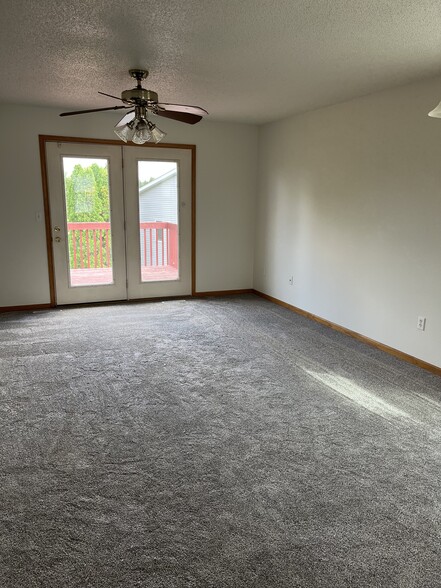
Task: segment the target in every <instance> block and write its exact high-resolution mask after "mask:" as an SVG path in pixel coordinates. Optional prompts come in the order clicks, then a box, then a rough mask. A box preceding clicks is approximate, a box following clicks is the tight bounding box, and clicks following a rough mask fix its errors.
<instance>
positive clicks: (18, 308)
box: [0, 304, 53, 312]
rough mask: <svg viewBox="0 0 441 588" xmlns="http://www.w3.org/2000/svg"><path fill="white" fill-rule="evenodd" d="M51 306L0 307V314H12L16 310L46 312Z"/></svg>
mask: <svg viewBox="0 0 441 588" xmlns="http://www.w3.org/2000/svg"><path fill="white" fill-rule="evenodd" d="M48 308H53V306H52V304H24V305H23V306H0V312H14V311H17V310H47V309H48Z"/></svg>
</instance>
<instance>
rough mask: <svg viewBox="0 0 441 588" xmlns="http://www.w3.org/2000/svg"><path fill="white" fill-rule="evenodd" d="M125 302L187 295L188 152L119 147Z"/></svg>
mask: <svg viewBox="0 0 441 588" xmlns="http://www.w3.org/2000/svg"><path fill="white" fill-rule="evenodd" d="M123 158H124V199H125V217H126V239H127V284H128V297H129V298H132V299H134V298H154V297H162V296H181V295H187V294H191V283H192V274H191V272H192V261H191V259H192V257H191V256H192V238H191V232H192V175H191V174H192V152H191V150H189V149H174V148H168V147H167V148H165V147H163V148H161V149H158V148H157V147H152V146H147V145H146V146H143V147H123Z"/></svg>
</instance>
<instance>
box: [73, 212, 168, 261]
mask: <svg viewBox="0 0 441 588" xmlns="http://www.w3.org/2000/svg"><path fill="white" fill-rule="evenodd" d="M139 230H140V247H141V265H142V266H144V267H158V266H167V265H171V266H173V267H176V268H177V267H178V226H177V225H176V224H174V223H162V222H153V223H139ZM67 231H68V243H69V257H70V267H71V269H78V268H104V267H112V259H111V250H112V242H111V233H110V223H106V222H103V223H99V222H93V223H67Z"/></svg>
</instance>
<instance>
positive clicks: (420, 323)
mask: <svg viewBox="0 0 441 588" xmlns="http://www.w3.org/2000/svg"><path fill="white" fill-rule="evenodd" d="M425 328H426V317H425V316H419V317H418V321H417V329H420V331H424V330H425Z"/></svg>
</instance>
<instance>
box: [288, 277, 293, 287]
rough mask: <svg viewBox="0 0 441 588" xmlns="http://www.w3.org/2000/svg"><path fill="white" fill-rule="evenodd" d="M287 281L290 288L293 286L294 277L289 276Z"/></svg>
mask: <svg viewBox="0 0 441 588" xmlns="http://www.w3.org/2000/svg"><path fill="white" fill-rule="evenodd" d="M288 281H289V285H290V286H294V276H291V277H290V278H289V280H288Z"/></svg>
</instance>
